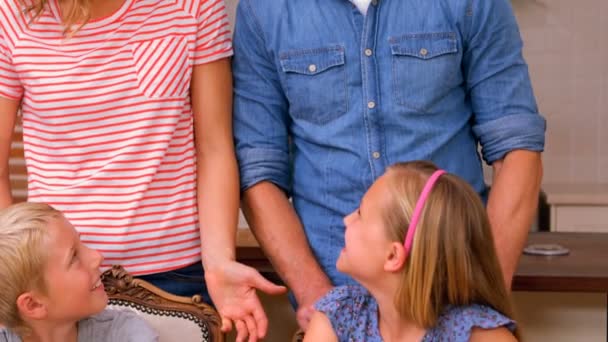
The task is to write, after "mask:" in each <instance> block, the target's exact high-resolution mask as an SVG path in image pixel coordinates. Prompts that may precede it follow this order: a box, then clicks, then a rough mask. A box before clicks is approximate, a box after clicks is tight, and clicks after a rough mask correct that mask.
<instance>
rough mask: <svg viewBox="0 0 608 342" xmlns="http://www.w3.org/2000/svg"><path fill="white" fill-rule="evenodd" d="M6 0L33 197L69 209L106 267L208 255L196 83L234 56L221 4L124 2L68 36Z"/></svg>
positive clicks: (4, 14) (1, 50) (7, 38)
mask: <svg viewBox="0 0 608 342" xmlns="http://www.w3.org/2000/svg"><path fill="white" fill-rule="evenodd" d="M59 18H60V14H59V7H58V5H57V0H54V1H53V0H51V1H50V4H49V8H48V10H46V11H45V12H44V13H43V15H42V16H41V17H40V18H39V19H38V20H37V21H36V22H35V23H33V24H30V25H29V26H28V24H27V22H28V19H27V18H26V17H25V16H24V14H23V11H22V9H21V8H20V7H19V5H18V4H17V0H4V1H2V2H1V3H0V96H1V97H5V98H10V99H17V100H19V99H22V100H23V104H22V114H23V142H24V151H25V160H26V165H27V170H28V184H29V185H28V196H29V200H30V201H35V202H46V203H49V204H51V205H53V206H54V207H55V208H57V209H59V210H61V211H63V212H64V214H65V216H66V217H67V218H68V219H69V220H70V221H71V222H72V224H73V225H74V226H75V227H76V229H77V230H78V231H79V232H80V233H81V239H82V240H83V242H84V243H86V244H87V245H88V246H90V247H92V248H95V249H98V250H100V251H101V252H102V253H103V255H104V257H105V261H104V266H108V265H111V264H122V265H124V266H125V268H127V269H128V270H129V271H130V272H132V273H133V274H150V273H157V272H163V271H167V270H172V269H176V268H179V267H182V266H185V265H189V264H192V263H194V262H197V261H199V260H200V239H199V230H198V218H197V208H196V156H195V147H194V142H193V126H192V121H193V115H192V108H191V106H190V97H189V89H190V79H191V74H192V67H193V66H194V65H198V64H203V63H207V62H210V61H214V60H217V59H220V58H224V57H228V56H230V55H231V54H232V44H231V39H230V29H229V25H228V18H227V15H226V10H225V4H224V1H223V0H173V1H167V0H125V3H124V5H123V6H122V7H121V8H120V9H118V10H117V11H116V12H115V13H114V14H112V15H110V16H108V17H105V18H102V19H99V20H95V21H92V22H89V23H87V24H86V25H85V26H84V27H83V28H81V29H80V31H78V32H77V33H76V35H75V36H73V37H71V38H69V39H66V38H65V37H64V36H63V30H64V28H63V26H62V25H61V22H60V19H59Z"/></svg>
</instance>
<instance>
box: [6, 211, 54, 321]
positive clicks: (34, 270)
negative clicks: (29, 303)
mask: <svg viewBox="0 0 608 342" xmlns="http://www.w3.org/2000/svg"><path fill="white" fill-rule="evenodd" d="M61 216H62V214H61V212H59V211H57V210H55V209H53V208H52V207H51V206H49V205H47V204H43V203H19V204H15V205H12V206H10V207H8V208H5V209H3V210H1V211H0V324H2V325H5V326H7V327H8V328H10V329H12V330H14V331H16V332H18V333H22V332H25V331H27V327H25V324H24V322H23V320H22V319H21V317H20V316H19V310H18V309H17V298H18V297H19V296H20V295H21V294H23V293H25V292H27V291H31V290H39V291H42V292H44V289H45V284H44V278H43V273H44V272H43V271H44V265H45V260H46V257H47V256H46V255H45V253H44V250H45V248H44V247H45V246H44V244H45V240H46V236H47V226H48V225H49V223H50V222H51V221H52V220H54V219H57V218H59V217H61Z"/></svg>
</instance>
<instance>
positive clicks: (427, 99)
mask: <svg viewBox="0 0 608 342" xmlns="http://www.w3.org/2000/svg"><path fill="white" fill-rule="evenodd" d="M389 43H390V46H391V54H392V82H393V83H392V87H393V95H394V96H395V102H396V103H398V104H399V105H402V106H405V107H408V108H410V109H413V110H415V111H417V112H419V113H423V114H427V113H430V112H432V107H433V106H434V105H435V104H436V103H437V102H439V101H440V100H441V99H442V97H443V96H445V95H446V94H447V92H448V91H449V89H450V88H451V87H453V86H455V85H456V83H459V82H461V81H458V80H462V76H461V70H460V69H461V68H460V56H459V54H458V41H457V39H456V34H455V33H453V32H438V33H412V34H405V35H401V36H397V37H391V38H390V39H389Z"/></svg>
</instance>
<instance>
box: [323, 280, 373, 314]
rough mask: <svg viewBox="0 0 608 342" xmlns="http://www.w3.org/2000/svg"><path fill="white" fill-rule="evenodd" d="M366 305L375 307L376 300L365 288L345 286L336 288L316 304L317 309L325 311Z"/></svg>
mask: <svg viewBox="0 0 608 342" xmlns="http://www.w3.org/2000/svg"><path fill="white" fill-rule="evenodd" d="M365 303H367V304H374V305H375V300H374V298H373V297H372V296H371V294H370V293H369V292H368V291H367V290H366V289H365V288H364V287H363V286H360V285H345V286H337V287H334V288H333V289H331V290H330V291H329V292H327V293H326V294H325V296H323V297H322V298H321V299H319V300H318V301H317V303H315V309H317V310H319V311H324V310H328V309H332V308H334V307H342V306H345V305H350V304H352V305H355V304H356V305H357V306H359V307H361V306H362V305H364V304H365Z"/></svg>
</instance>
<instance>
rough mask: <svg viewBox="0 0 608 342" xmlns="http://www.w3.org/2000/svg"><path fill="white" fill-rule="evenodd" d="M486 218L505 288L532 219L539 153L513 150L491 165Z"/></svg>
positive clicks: (536, 197) (537, 189)
mask: <svg viewBox="0 0 608 342" xmlns="http://www.w3.org/2000/svg"><path fill="white" fill-rule="evenodd" d="M492 167H493V169H494V177H493V182H492V190H491V191H490V197H489V199H488V207H487V210H488V216H489V217H490V223H491V225H492V232H493V234H494V244H495V246H496V252H497V254H498V260H499V261H500V265H501V268H502V272H503V276H504V278H505V283H506V284H507V288H510V287H511V286H510V285H511V280H512V278H513V275H514V274H515V271H516V269H517V263H518V261H519V256H520V255H521V252H522V250H523V248H524V245H525V243H526V240H527V239H528V231H529V230H530V226H531V225H532V221H533V220H534V217H535V215H536V210H537V207H538V195H539V192H540V184H541V179H542V174H543V168H542V161H541V157H540V153H538V152H531V151H524V150H517V151H512V152H510V153H508V154H507V155H506V156H505V158H504V159H503V160H499V161H496V162H494V164H492Z"/></svg>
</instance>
